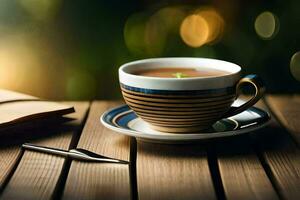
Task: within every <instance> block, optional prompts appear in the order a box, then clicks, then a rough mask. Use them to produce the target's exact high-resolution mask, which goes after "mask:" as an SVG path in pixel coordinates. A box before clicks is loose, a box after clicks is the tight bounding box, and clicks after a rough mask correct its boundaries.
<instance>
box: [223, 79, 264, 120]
mask: <svg viewBox="0 0 300 200" xmlns="http://www.w3.org/2000/svg"><path fill="white" fill-rule="evenodd" d="M244 84H251V85H252V86H253V87H254V88H255V94H254V96H253V97H252V98H251V99H250V100H249V101H247V102H246V103H244V104H242V105H240V106H239V107H231V108H230V109H229V111H228V112H227V113H225V115H224V116H223V117H225V118H226V117H231V116H233V115H237V114H239V113H241V112H243V111H245V110H247V109H248V108H249V107H251V106H253V105H254V104H255V103H256V102H257V101H258V100H259V99H260V98H261V97H262V96H263V94H264V92H265V86H264V84H263V81H262V80H261V79H260V78H259V76H257V75H256V74H250V75H247V76H245V77H244V78H242V79H241V80H240V81H239V82H238V83H237V85H236V93H237V94H236V99H237V98H238V96H239V95H240V88H241V86H242V85H244Z"/></svg>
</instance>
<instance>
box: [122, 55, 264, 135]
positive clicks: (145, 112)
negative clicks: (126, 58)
mask: <svg viewBox="0 0 300 200" xmlns="http://www.w3.org/2000/svg"><path fill="white" fill-rule="evenodd" d="M166 67H172V68H176V67H178V68H196V69H199V70H201V69H202V70H222V71H225V72H226V74H225V75H220V76H208V77H192V78H180V79H178V78H160V77H149V76H140V75H134V72H136V71H139V70H144V69H157V68H166ZM240 74H241V67H240V66H238V65H236V64H233V63H230V62H226V61H222V60H216V59H207V58H153V59H145V60H139V61H134V62H130V63H127V64H124V65H122V66H121V67H120V68H119V81H120V86H121V90H122V94H123V97H124V99H125V102H126V103H127V104H128V106H129V107H130V108H131V109H132V110H133V111H134V112H135V113H136V114H137V115H138V116H139V117H141V118H142V119H143V120H144V121H146V122H147V123H148V124H149V125H150V126H151V127H152V128H153V129H155V130H158V131H162V132H169V133H191V132H198V131H201V130H204V129H207V128H209V127H210V126H211V125H212V124H214V123H215V122H216V121H218V120H219V119H222V118H224V117H229V116H233V115H236V114H238V113H240V112H242V111H244V110H246V109H247V108H249V107H251V106H252V105H254V104H255V103H256V102H257V101H258V100H259V99H260V98H261V96H262V94H263V93H264V86H263V84H262V81H261V80H260V79H259V78H258V76H256V75H247V76H245V77H244V78H242V79H241V78H240ZM244 83H248V84H251V85H252V86H254V88H255V94H254V95H253V97H252V98H251V99H250V100H249V101H247V102H246V103H245V104H243V105H241V106H239V107H232V106H231V105H232V104H233V102H234V101H235V99H236V98H237V97H238V91H239V88H240V86H241V85H242V84H244Z"/></svg>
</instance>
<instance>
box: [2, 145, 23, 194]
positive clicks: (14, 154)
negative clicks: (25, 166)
mask: <svg viewBox="0 0 300 200" xmlns="http://www.w3.org/2000/svg"><path fill="white" fill-rule="evenodd" d="M20 152H21V149H20V148H19V147H16V146H13V147H6V148H1V149H0V188H1V189H3V188H2V187H3V186H4V183H5V181H6V180H7V178H8V176H9V174H10V173H11V170H12V169H13V167H14V166H15V164H16V162H17V159H18V157H19V156H20Z"/></svg>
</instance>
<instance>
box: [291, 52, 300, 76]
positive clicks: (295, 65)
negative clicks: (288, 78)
mask: <svg viewBox="0 0 300 200" xmlns="http://www.w3.org/2000/svg"><path fill="white" fill-rule="evenodd" d="M290 71H291V74H292V75H293V77H294V78H295V79H296V80H297V81H300V51H298V52H296V53H295V54H294V55H293V56H292V58H291V62H290Z"/></svg>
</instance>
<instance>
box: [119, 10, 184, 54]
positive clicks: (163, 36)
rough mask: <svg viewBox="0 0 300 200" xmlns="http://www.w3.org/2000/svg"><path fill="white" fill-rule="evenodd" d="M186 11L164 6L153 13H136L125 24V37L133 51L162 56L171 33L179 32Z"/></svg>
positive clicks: (128, 46)
mask: <svg viewBox="0 0 300 200" xmlns="http://www.w3.org/2000/svg"><path fill="white" fill-rule="evenodd" d="M184 17H185V12H184V11H183V10H182V9H181V8H180V7H164V8H162V9H160V10H158V11H156V12H154V13H152V14H150V13H135V14H133V15H131V16H130V17H129V18H128V19H127V21H126V24H125V28H124V39H125V43H126V46H127V48H128V49H129V50H130V52H131V53H133V54H134V55H138V56H145V55H146V56H161V55H162V54H163V52H164V48H165V46H166V43H167V41H168V37H169V35H170V34H174V33H176V34H178V29H179V26H180V23H181V21H182V20H183V18H184Z"/></svg>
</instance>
